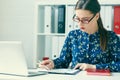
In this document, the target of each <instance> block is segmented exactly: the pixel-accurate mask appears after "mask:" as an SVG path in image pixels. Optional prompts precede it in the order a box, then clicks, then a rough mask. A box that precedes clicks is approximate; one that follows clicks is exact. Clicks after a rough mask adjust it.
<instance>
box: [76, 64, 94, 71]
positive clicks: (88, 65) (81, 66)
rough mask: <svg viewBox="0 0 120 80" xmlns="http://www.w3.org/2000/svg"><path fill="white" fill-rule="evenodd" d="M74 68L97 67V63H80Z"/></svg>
mask: <svg viewBox="0 0 120 80" xmlns="http://www.w3.org/2000/svg"><path fill="white" fill-rule="evenodd" d="M74 69H81V70H86V69H96V65H92V64H86V63H78V64H77V65H76V66H75V67H74Z"/></svg>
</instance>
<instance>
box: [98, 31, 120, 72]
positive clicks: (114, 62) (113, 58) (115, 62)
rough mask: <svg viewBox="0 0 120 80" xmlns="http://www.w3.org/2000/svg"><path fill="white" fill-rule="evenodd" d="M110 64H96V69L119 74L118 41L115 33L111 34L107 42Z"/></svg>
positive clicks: (119, 53)
mask: <svg viewBox="0 0 120 80" xmlns="http://www.w3.org/2000/svg"><path fill="white" fill-rule="evenodd" d="M108 47H109V54H110V57H109V59H110V62H109V63H105V64H103V63H102V64H100V63H99V64H97V65H96V68H97V69H110V71H112V72H120V39H119V37H118V36H117V35H116V34H115V33H111V37H110V38H109V42H108Z"/></svg>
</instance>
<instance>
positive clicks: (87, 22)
mask: <svg viewBox="0 0 120 80" xmlns="http://www.w3.org/2000/svg"><path fill="white" fill-rule="evenodd" d="M75 16H76V14H74V15H73V18H72V19H73V21H75V22H80V21H81V22H82V23H83V24H89V22H90V21H92V19H93V18H94V17H95V16H96V14H94V15H93V16H92V17H91V18H90V19H89V20H88V21H87V23H85V22H84V21H82V20H80V19H79V18H78V19H77V20H78V21H76V20H75Z"/></svg>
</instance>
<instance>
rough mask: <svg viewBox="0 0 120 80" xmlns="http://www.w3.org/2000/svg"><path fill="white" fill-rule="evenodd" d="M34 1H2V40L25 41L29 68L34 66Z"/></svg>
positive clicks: (0, 31)
mask: <svg viewBox="0 0 120 80" xmlns="http://www.w3.org/2000/svg"><path fill="white" fill-rule="evenodd" d="M33 32H34V0H0V40H21V41H23V45H24V50H25V55H26V58H27V62H28V67H30V68H31V67H34V65H33V62H34V61H33V59H34V55H33V48H34V45H33V41H34V34H33Z"/></svg>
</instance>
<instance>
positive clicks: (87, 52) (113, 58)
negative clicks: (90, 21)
mask: <svg viewBox="0 0 120 80" xmlns="http://www.w3.org/2000/svg"><path fill="white" fill-rule="evenodd" d="M108 35H109V39H108V44H107V49H106V50H105V51H102V49H101V48H100V34H99V32H95V33H94V34H90V35H89V34H87V33H86V32H82V31H81V30H80V29H78V30H73V31H71V32H69V34H68V36H67V38H66V40H65V43H64V45H63V48H62V50H61V54H60V57H59V58H57V59H55V60H53V61H54V64H55V68H68V66H69V64H70V62H71V63H72V65H71V68H74V67H75V65H76V64H77V63H88V64H94V65H96V68H97V69H110V71H114V72H118V71H119V72H120V39H119V37H118V36H117V35H116V34H115V33H114V32H112V31H108Z"/></svg>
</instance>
